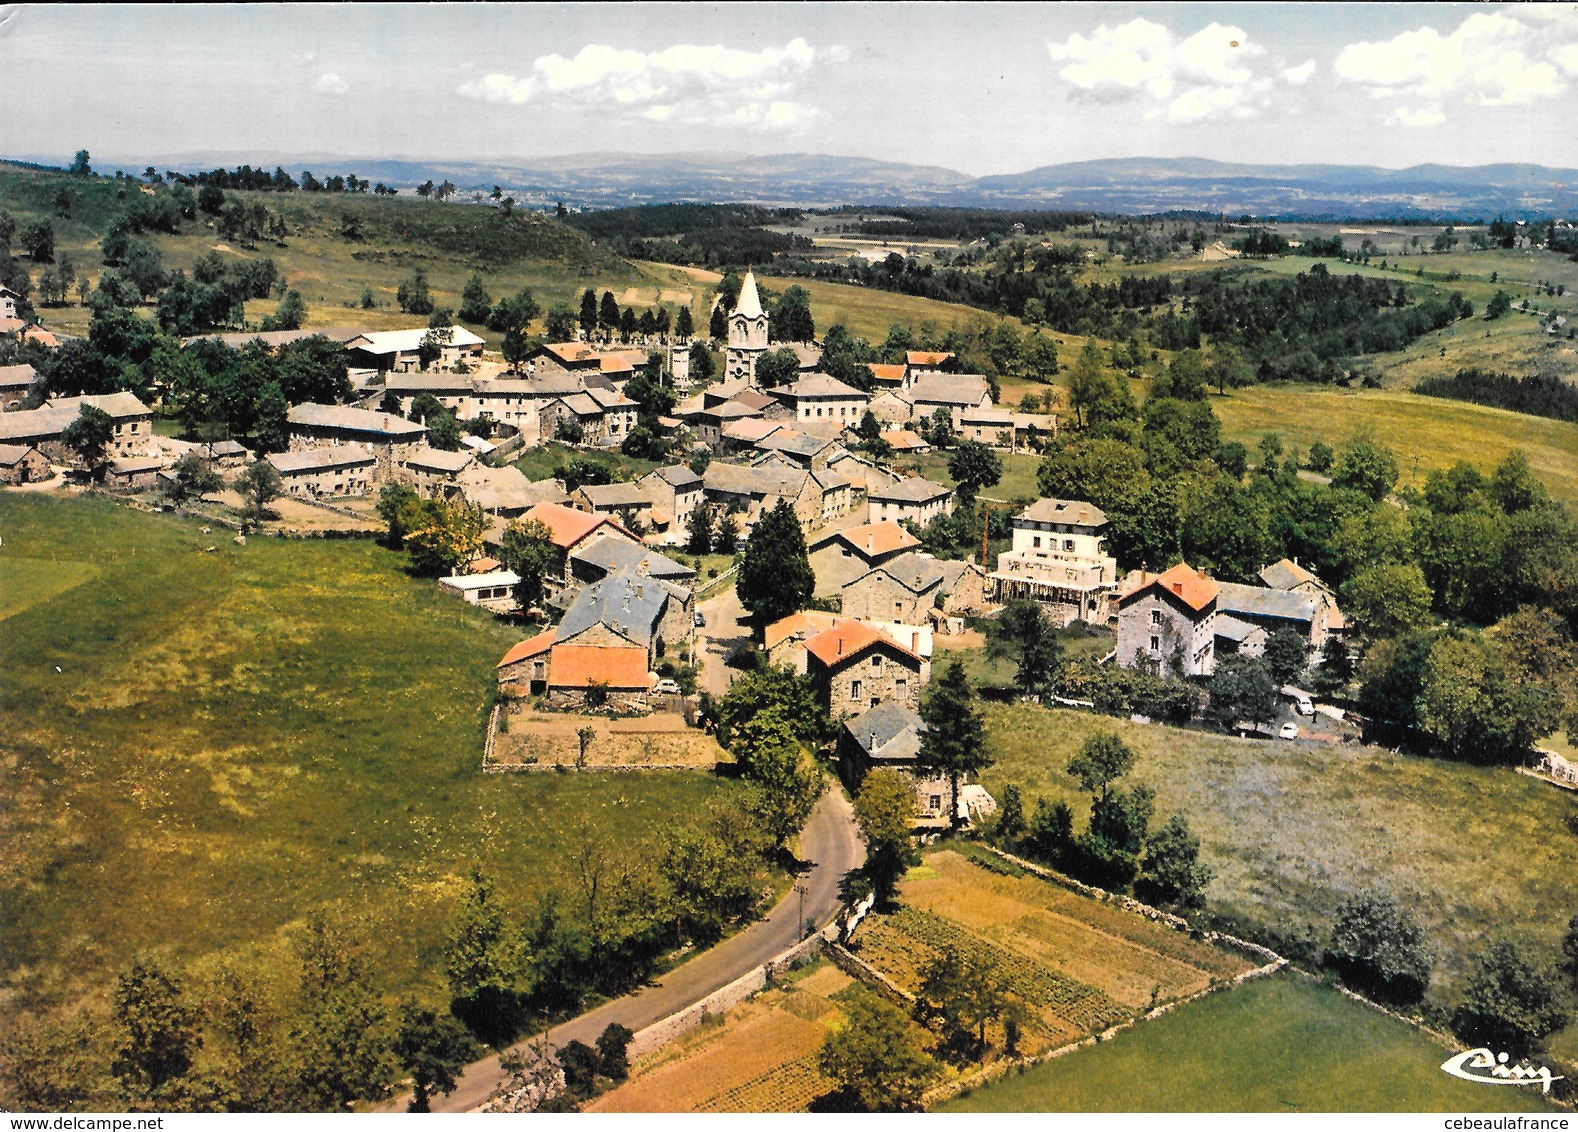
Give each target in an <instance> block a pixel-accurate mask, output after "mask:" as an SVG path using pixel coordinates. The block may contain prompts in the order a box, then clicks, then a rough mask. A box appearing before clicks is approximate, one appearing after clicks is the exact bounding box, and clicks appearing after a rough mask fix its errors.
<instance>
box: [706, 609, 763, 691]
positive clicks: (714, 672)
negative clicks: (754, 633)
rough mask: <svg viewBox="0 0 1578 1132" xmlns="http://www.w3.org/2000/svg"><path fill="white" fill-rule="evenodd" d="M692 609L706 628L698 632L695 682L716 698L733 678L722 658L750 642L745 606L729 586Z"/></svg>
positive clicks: (727, 688)
mask: <svg viewBox="0 0 1578 1132" xmlns="http://www.w3.org/2000/svg"><path fill="white" fill-rule="evenodd" d="M696 608H697V610H698V611H699V612H700V613H701V615H702V617H703V618H704V619H705V620H706V622H707V625H706V628H704V629H702V630H701V632H702V634H703V636H704V640H703V641H702V642H701V649H702V665H701V675H700V677H699V679H698V681H697V683H698V686H699V687H700V688H701V690H702V691H704V692H710V693H711V694H712V695H713V696H714V697H718V696H721V695H723V693H725V692H727V691H728V690H729V683H730V682H731V681H732V680H733V679H734V675H735V673H734V671H733V670H732V669H730V668H727V667H725V666H724V663H723V658H724V657H726V656H728V655H729V652H730V650H732V649H733V648H734V646H735V645H738V644H742V643H744V642H745V641H748V640H749V639H750V636H751V626H750V622H749V621H747V620H746V618H747V616H748V615H747V614H746V612H745V607H744V606H743V605H741V604H740V595H739V594H738V593H737V592H736V591H735V589H734V587H733V586H730V587H729V588H728V589H726V590H724V591H723V592H722V593H720V594H718V595H717V596H716V597H711V598H708V599H707V600H706V601H704V602H701V603H699V604H698V605H697V607H696Z"/></svg>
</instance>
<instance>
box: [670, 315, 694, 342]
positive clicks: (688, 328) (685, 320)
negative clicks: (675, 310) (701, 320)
mask: <svg viewBox="0 0 1578 1132" xmlns="http://www.w3.org/2000/svg"><path fill="white" fill-rule="evenodd" d="M695 333H696V322H695V319H694V318H692V317H691V313H690V308H689V307H680V308H679V314H678V315H676V316H675V318H674V336H675V337H676V338H679V339H681V340H685V339H688V338H690V337H691V336H692V335H694V334H695Z"/></svg>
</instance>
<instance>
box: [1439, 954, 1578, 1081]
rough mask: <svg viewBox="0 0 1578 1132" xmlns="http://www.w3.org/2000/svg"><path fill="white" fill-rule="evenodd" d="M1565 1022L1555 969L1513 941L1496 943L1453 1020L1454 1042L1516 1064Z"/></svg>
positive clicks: (1480, 961)
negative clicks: (1502, 1056)
mask: <svg viewBox="0 0 1578 1132" xmlns="http://www.w3.org/2000/svg"><path fill="white" fill-rule="evenodd" d="M1566 1022H1567V1012H1566V1010H1565V1009H1564V1008H1563V1006H1562V991H1561V980H1560V978H1559V977H1558V976H1557V973H1556V969H1555V968H1554V967H1553V966H1551V965H1550V964H1548V963H1546V962H1543V961H1541V960H1539V959H1537V958H1536V957H1535V955H1534V953H1533V952H1532V950H1531V949H1530V948H1529V947H1527V946H1526V945H1524V944H1521V943H1515V942H1513V941H1511V940H1498V941H1497V942H1496V943H1494V944H1492V945H1491V947H1490V950H1489V951H1487V952H1485V953H1484V954H1483V955H1481V956H1480V957H1479V958H1478V960H1477V964H1476V969H1475V971H1474V973H1473V975H1472V976H1470V978H1469V983H1468V989H1467V990H1466V991H1465V992H1464V994H1463V1002H1462V1004H1461V1005H1460V1006H1459V1007H1458V1008H1457V1011H1456V1012H1455V1013H1454V1014H1453V1015H1452V1029H1453V1031H1454V1032H1455V1033H1456V1034H1457V1036H1458V1037H1460V1038H1462V1039H1463V1040H1464V1041H1466V1042H1471V1043H1473V1044H1474V1045H1477V1046H1484V1047H1486V1048H1487V1049H1490V1050H1491V1051H1492V1052H1495V1053H1506V1054H1508V1055H1509V1056H1510V1057H1514V1058H1518V1057H1526V1056H1527V1055H1529V1054H1531V1053H1533V1052H1534V1051H1535V1050H1536V1049H1537V1048H1538V1047H1539V1045H1540V1043H1541V1042H1542V1041H1544V1039H1545V1038H1546V1037H1547V1036H1548V1035H1550V1034H1553V1033H1555V1032H1556V1031H1557V1030H1559V1029H1561V1028H1562V1027H1563V1026H1564V1025H1566Z"/></svg>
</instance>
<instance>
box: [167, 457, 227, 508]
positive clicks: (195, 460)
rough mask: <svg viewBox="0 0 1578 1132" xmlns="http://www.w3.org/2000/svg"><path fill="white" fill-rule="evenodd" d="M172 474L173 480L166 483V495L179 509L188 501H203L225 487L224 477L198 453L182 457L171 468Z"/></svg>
mask: <svg viewBox="0 0 1578 1132" xmlns="http://www.w3.org/2000/svg"><path fill="white" fill-rule="evenodd" d="M170 472H171V478H170V479H169V480H167V481H166V486H165V494H166V495H168V496H169V498H170V502H171V503H173V504H175V506H176V507H178V508H179V507H180V506H181V504H183V503H185V502H186V501H187V500H188V499H201V498H202V497H203V496H205V495H208V494H209V493H210V492H215V491H219V490H220V489H222V488H223V487H224V486H225V481H224V477H223V476H221V475H220V474H219V473H218V472H216V471H214V469H213V465H211V464H210V463H209V462H208V461H207V460H205V459H203V458H202V457H201V456H199V455H198V454H197V453H196V452H188V453H187V454H186V455H184V456H182V457H181V458H180V459H179V460H177V461H176V462H175V464H174V465H173V466H172V467H171V468H170Z"/></svg>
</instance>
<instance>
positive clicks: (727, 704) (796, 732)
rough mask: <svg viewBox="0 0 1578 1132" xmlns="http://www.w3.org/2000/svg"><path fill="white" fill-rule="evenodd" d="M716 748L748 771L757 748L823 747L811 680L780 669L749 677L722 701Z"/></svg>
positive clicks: (822, 721)
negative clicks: (785, 745)
mask: <svg viewBox="0 0 1578 1132" xmlns="http://www.w3.org/2000/svg"><path fill="white" fill-rule="evenodd" d="M717 716H718V718H717V735H718V743H719V744H720V745H721V746H723V747H724V748H725V749H726V750H728V751H729V752H731V753H732V754H734V756H735V758H736V759H738V760H739V761H740V762H741V763H742V764H744V766H745V767H746V769H749V766H750V763H751V760H752V758H753V757H754V755H755V753H756V751H757V750H758V749H759V748H762V747H765V746H768V745H770V744H774V743H781V742H785V741H788V742H793V743H796V744H798V745H800V746H802V747H808V748H814V747H816V746H817V745H818V744H820V743H821V741H822V737H823V731H824V729H825V727H826V718H825V716H824V714H823V712H822V709H821V706H820V704H819V703H818V701H817V695H816V688H815V686H814V685H812V683H811V681H810V679H808V678H807V677H805V676H802V675H800V674H798V673H796V672H795V671H794V670H793V669H790V668H786V667H783V666H781V665H768V666H767V667H765V668H759V669H757V670H756V671H754V672H747V673H745V674H744V675H742V676H741V677H740V678H739V679H737V680H735V681H734V683H732V684H730V685H729V690H728V691H727V692H725V693H724V695H723V698H722V699H720V700H719V701H718V708H717Z"/></svg>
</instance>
